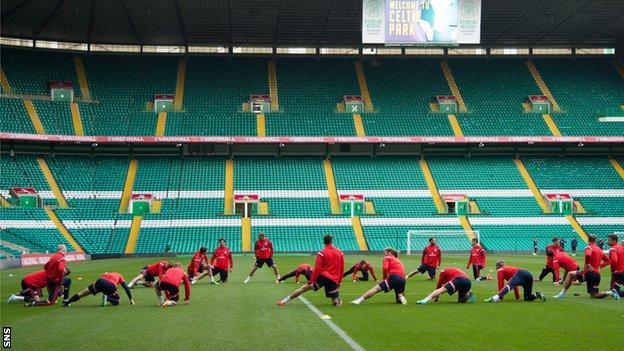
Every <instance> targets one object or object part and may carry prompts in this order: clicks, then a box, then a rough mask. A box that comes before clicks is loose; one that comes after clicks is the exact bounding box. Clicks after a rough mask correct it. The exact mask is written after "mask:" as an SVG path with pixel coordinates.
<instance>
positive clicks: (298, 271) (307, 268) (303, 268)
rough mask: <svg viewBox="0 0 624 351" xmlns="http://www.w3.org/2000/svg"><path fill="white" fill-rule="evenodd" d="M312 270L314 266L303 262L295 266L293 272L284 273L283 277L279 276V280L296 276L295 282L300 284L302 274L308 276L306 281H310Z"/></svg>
mask: <svg viewBox="0 0 624 351" xmlns="http://www.w3.org/2000/svg"><path fill="white" fill-rule="evenodd" d="M312 271H313V268H312V266H311V265H309V264H307V263H302V264H300V265H298V266H297V268H295V270H293V271H292V272H290V273H288V274H284V275H283V276H282V277H281V278H279V282H280V283H281V282H283V281H284V280H286V279H288V278H291V277H295V282H296V283H297V284H299V277H300V276H302V275H303V276H304V277H305V278H306V281H309V280H310V276H311V275H312Z"/></svg>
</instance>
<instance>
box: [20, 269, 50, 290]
mask: <svg viewBox="0 0 624 351" xmlns="http://www.w3.org/2000/svg"><path fill="white" fill-rule="evenodd" d="M24 283H26V285H28V287H30V288H31V289H41V288H45V287H46V286H48V274H47V273H46V271H36V272H32V273H30V274H27V275H26V276H25V277H24Z"/></svg>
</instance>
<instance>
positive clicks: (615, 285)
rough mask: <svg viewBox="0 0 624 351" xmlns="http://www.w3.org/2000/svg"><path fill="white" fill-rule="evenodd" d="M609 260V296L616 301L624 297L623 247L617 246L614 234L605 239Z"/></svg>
mask: <svg viewBox="0 0 624 351" xmlns="http://www.w3.org/2000/svg"><path fill="white" fill-rule="evenodd" d="M607 245H609V246H610V247H611V248H610V249H609V259H610V260H611V286H610V287H611V289H612V290H611V291H610V293H611V296H613V297H614V298H616V299H618V298H620V297H624V245H620V244H618V236H617V235H616V234H611V235H609V237H608V239H607Z"/></svg>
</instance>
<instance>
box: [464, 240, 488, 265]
mask: <svg viewBox="0 0 624 351" xmlns="http://www.w3.org/2000/svg"><path fill="white" fill-rule="evenodd" d="M485 261H486V255H485V250H484V249H483V247H482V246H481V245H479V244H476V245H475V246H473V247H472V248H471V249H470V258H469V259H468V265H467V266H466V268H469V267H470V266H471V265H475V266H481V267H483V268H485Z"/></svg>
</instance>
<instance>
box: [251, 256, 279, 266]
mask: <svg viewBox="0 0 624 351" xmlns="http://www.w3.org/2000/svg"><path fill="white" fill-rule="evenodd" d="M265 263H266V265H267V267H273V266H274V265H275V263H273V257H269V258H266V259H264V258H256V264H255V266H256V267H258V268H262V266H263V265H264V264H265Z"/></svg>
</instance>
